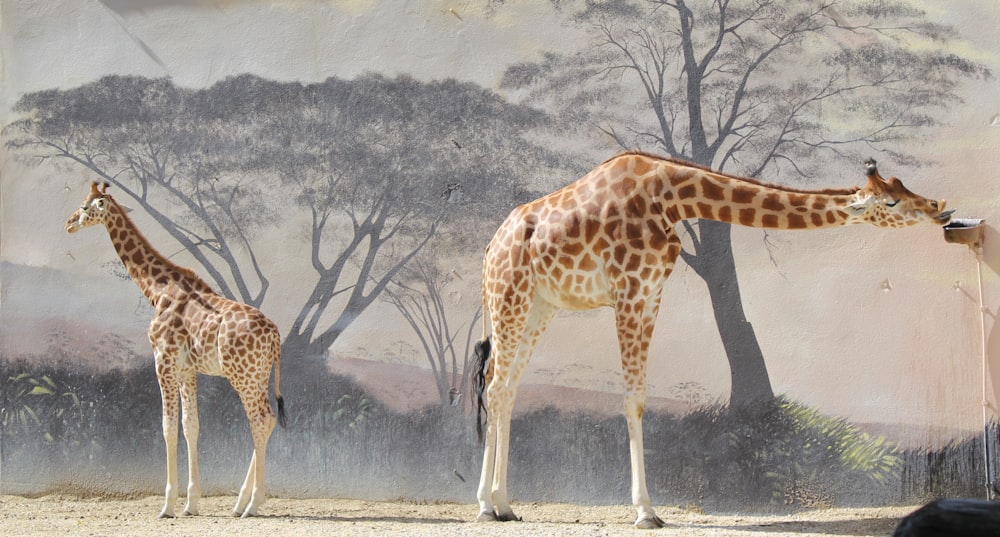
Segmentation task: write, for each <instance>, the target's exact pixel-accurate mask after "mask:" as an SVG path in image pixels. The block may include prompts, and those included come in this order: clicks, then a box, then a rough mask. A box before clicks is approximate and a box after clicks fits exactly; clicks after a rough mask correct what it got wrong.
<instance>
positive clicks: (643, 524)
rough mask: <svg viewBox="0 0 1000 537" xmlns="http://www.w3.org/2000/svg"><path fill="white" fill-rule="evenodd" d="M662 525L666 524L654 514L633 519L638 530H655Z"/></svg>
mask: <svg viewBox="0 0 1000 537" xmlns="http://www.w3.org/2000/svg"><path fill="white" fill-rule="evenodd" d="M664 526H666V524H665V523H664V522H663V520H662V519H660V517H658V516H656V515H652V516H647V517H643V518H639V519H636V521H635V527H637V528H639V529H640V530H655V529H657V528H662V527H664Z"/></svg>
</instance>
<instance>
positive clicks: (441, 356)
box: [383, 249, 483, 407]
mask: <svg viewBox="0 0 1000 537" xmlns="http://www.w3.org/2000/svg"><path fill="white" fill-rule="evenodd" d="M473 251H478V249H477V250H473ZM433 255H434V252H430V251H425V252H424V255H421V256H420V257H418V258H417V259H416V260H414V262H411V263H410V264H409V265H407V266H406V268H404V269H403V270H402V271H401V273H400V275H399V277H398V278H397V279H396V280H394V281H393V284H392V285H390V286H389V287H388V288H387V289H386V292H385V293H384V295H383V297H384V298H385V300H386V301H388V302H389V303H391V304H392V305H393V306H395V308H396V310H397V311H398V312H399V314H400V315H401V316H402V317H403V319H404V320H406V323H407V324H408V325H409V326H410V328H411V329H412V330H413V332H414V334H416V336H417V339H418V340H419V341H420V347H421V349H422V351H423V354H424V357H425V358H426V359H427V363H428V364H429V365H430V368H431V372H432V373H433V374H434V381H435V385H436V388H437V392H438V398H439V400H440V403H441V405H442V406H444V407H449V406H453V407H462V406H463V405H466V404H467V405H469V406H470V407H471V406H472V405H473V404H474V402H473V399H474V398H472V397H466V396H465V394H466V392H467V391H468V387H469V377H470V375H471V374H472V368H473V367H474V366H473V365H472V362H473V356H474V354H473V352H472V344H473V342H474V341H475V338H478V337H479V335H480V326H481V325H480V322H479V321H480V319H482V313H483V309H482V306H478V307H475V308H474V309H472V310H471V311H472V313H471V314H469V313H468V312H463V313H459V314H457V315H456V314H455V309H456V308H458V309H460V308H461V307H462V301H461V295H462V290H463V289H466V288H468V286H467V285H465V284H464V282H462V276H461V275H460V274H459V272H458V270H457V269H454V268H450V267H444V266H441V264H440V263H439V262H438V261H437V260H436V259H434V258H433ZM466 302H467V301H466ZM477 302H478V301H477Z"/></svg>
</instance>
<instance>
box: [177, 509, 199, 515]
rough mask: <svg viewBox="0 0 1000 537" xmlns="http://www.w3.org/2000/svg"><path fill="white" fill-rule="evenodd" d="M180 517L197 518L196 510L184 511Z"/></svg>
mask: <svg viewBox="0 0 1000 537" xmlns="http://www.w3.org/2000/svg"><path fill="white" fill-rule="evenodd" d="M181 516H198V510H197V509H185V510H184V512H183V513H181Z"/></svg>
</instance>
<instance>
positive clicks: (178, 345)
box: [66, 183, 285, 518]
mask: <svg viewBox="0 0 1000 537" xmlns="http://www.w3.org/2000/svg"><path fill="white" fill-rule="evenodd" d="M107 187H108V185H107V183H105V184H104V185H103V186H102V187H98V185H97V183H93V184H91V185H90V194H89V195H88V196H87V199H85V200H84V202H83V205H82V206H81V207H80V208H79V209H77V210H76V212H74V213H73V216H71V217H70V218H69V220H68V221H67V222H66V231H68V232H70V233H75V232H76V231H78V230H80V229H83V228H85V227H89V226H93V225H96V224H104V226H105V227H106V228H107V230H108V234H109V235H110V236H111V242H112V243H113V244H114V246H115V250H117V251H118V256H119V257H121V260H122V263H124V264H125V268H126V269H128V273H129V275H130V276H131V277H132V279H133V280H134V281H135V283H136V285H138V286H139V289H140V290H141V291H142V294H144V295H145V296H146V298H147V299H148V300H149V303H150V304H152V306H153V308H155V309H156V313H155V314H154V316H153V321H152V322H151V323H150V325H149V343H150V345H152V347H153V355H154V357H155V359H156V378H157V380H158V381H159V384H160V394H161V397H162V402H163V438H164V440H165V441H166V444H167V487H166V497H167V499H166V503H165V504H164V506H163V510H162V511H161V512H160V518H172V517H173V516H174V504H176V503H177V494H178V490H177V417H178V407H177V394H178V392H180V400H181V406H183V411H184V418H183V420H184V438H185V439H186V440H187V453H188V472H189V477H188V490H187V505H186V507H185V508H184V512H183V514H184V515H197V514H198V500H199V499H200V498H201V485H200V483H199V476H198V429H199V426H198V396H197V374H198V373H203V374H206V375H216V376H219V375H221V376H224V377H226V379H228V380H229V383H230V384H231V385H232V386H233V388H234V389H235V390H236V392H237V393H238V394H239V396H240V400H241V401H242V402H243V408H244V409H245V410H246V413H247V418H248V419H249V420H250V432H251V434H252V436H253V448H254V449H253V457H251V459H250V470H249V471H248V472H247V477H246V480H245V481H244V483H243V487H242V488H241V489H240V495H239V498H238V499H237V501H236V507H235V508H234V509H233V514H234V515H237V516H243V517H249V516H254V515H256V514H257V508H258V507H260V505H261V504H262V503H264V500H265V499H266V498H267V495H266V493H265V490H264V455H265V453H266V450H267V441H268V439H269V438H270V436H271V431H272V430H274V423H275V416H274V411H273V410H272V409H271V403H270V401H269V400H268V383H269V381H270V377H271V366H272V364H273V366H274V393H275V396H276V399H277V402H278V422H279V423H280V424H281V425H282V426H284V425H285V408H284V400H283V399H282V397H281V388H280V385H281V371H280V366H281V336H280V335H279V333H278V329H277V327H276V326H275V325H274V323H273V322H271V320H270V319H268V318H267V317H265V316H264V314H263V313H261V312H260V311H259V310H257V309H256V308H253V307H251V306H247V305H246V304H240V303H239V302H234V301H232V300H229V299H227V298H223V297H221V296H219V295H218V294H216V293H215V292H214V291H213V290H212V288H211V287H209V285H208V284H207V283H205V282H204V281H203V280H202V279H201V278H199V277H198V276H197V275H195V273H194V272H193V271H191V270H189V269H186V268H182V267H178V266H177V265H175V264H173V263H171V262H170V261H169V260H168V259H166V258H165V257H163V256H162V255H160V253H159V252H157V251H156V250H155V249H154V248H153V247H152V246H151V245H150V244H149V241H147V240H146V238H145V237H143V236H142V234H141V233H139V230H138V229H136V227H135V224H133V223H132V220H131V219H130V218H129V217H128V215H127V214H126V211H125V209H124V208H122V206H121V205H119V204H118V203H117V202H116V201H115V200H114V198H112V197H111V196H110V195H108V194H107V193H106V190H107Z"/></svg>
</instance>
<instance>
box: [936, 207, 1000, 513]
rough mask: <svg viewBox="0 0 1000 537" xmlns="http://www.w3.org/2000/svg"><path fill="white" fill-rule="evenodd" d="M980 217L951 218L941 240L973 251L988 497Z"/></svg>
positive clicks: (992, 492)
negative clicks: (962, 245)
mask: <svg viewBox="0 0 1000 537" xmlns="http://www.w3.org/2000/svg"><path fill="white" fill-rule="evenodd" d="M984 222H985V221H984V220H983V219H982V218H953V219H952V220H951V222H949V223H948V225H946V226H944V240H945V241H946V242H950V243H954V244H964V245H966V246H968V247H969V249H970V250H972V252H973V253H975V254H976V267H977V274H978V276H979V329H980V332H979V333H980V336H981V338H982V340H981V345H982V347H981V348H982V358H983V360H982V363H983V371H982V375H983V457H984V458H985V461H984V462H985V463H986V498H987V499H989V500H992V499H994V498H996V497H998V496H1000V488H998V487H997V484H996V483H994V482H993V470H992V461H991V459H992V457H990V422H989V414H988V410H989V401H988V399H987V397H986V393H987V385H986V384H987V378H988V377H987V362H988V360H987V351H986V307H985V306H984V305H983V237H984V232H985V231H986V225H985V224H984Z"/></svg>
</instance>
